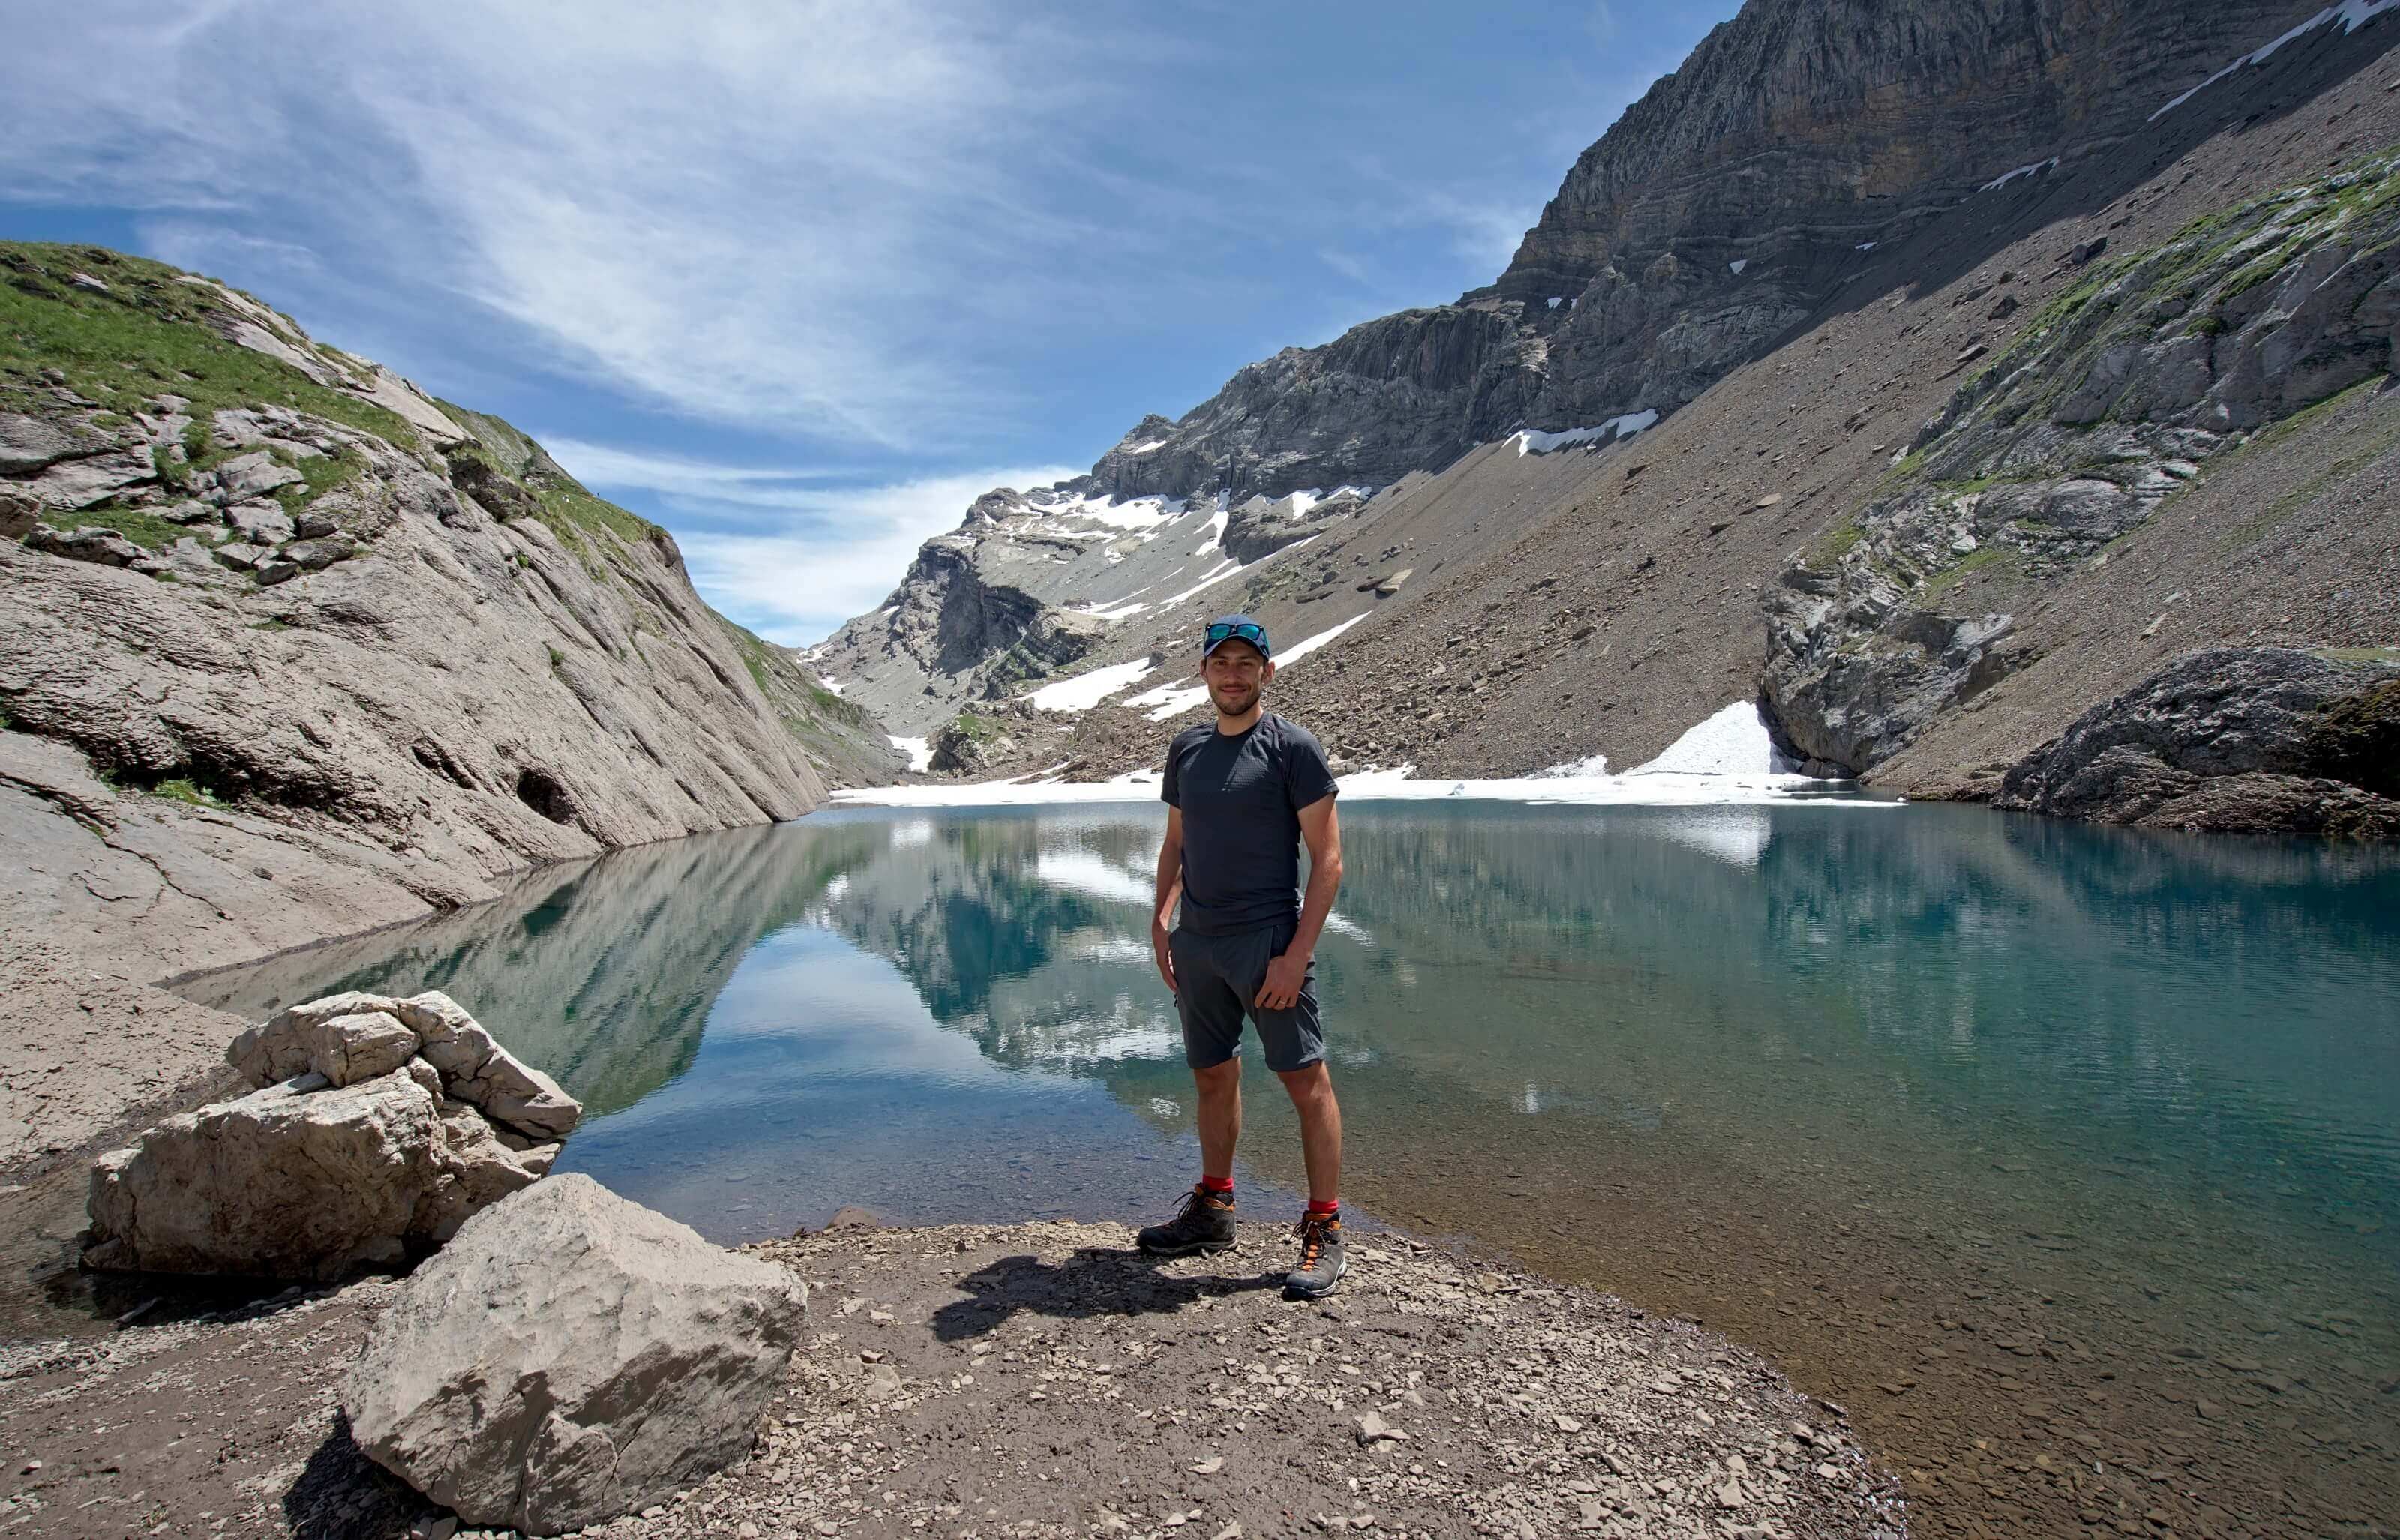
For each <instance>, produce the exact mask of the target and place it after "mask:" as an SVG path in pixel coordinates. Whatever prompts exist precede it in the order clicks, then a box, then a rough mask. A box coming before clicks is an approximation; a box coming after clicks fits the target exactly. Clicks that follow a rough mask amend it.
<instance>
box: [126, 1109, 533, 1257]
mask: <svg viewBox="0 0 2400 1540" xmlns="http://www.w3.org/2000/svg"><path fill="white" fill-rule="evenodd" d="M548 1168H549V1155H548V1154H547V1153H545V1154H543V1155H540V1156H539V1157H536V1158H534V1159H531V1160H528V1159H527V1158H526V1157H525V1156H521V1155H519V1154H518V1153H516V1152H513V1151H511V1150H510V1149H509V1148H508V1147H507V1146H505V1145H503V1144H501V1143H500V1141H499V1140H498V1138H496V1137H495V1135H494V1132H493V1130H492V1128H491V1126H490V1125H489V1124H486V1123H485V1122H484V1119H483V1117H482V1115H481V1114H479V1113H478V1112H476V1111H475V1110H474V1109H473V1108H471V1107H468V1106H466V1105H465V1104H463V1103H460V1102H455V1101H443V1100H441V1099H439V1098H437V1097H434V1096H432V1095H431V1094H430V1093H429V1092H428V1091H427V1089H426V1087H425V1086H424V1085H423V1084H421V1083H418V1081H417V1080H416V1078H415V1077H413V1076H411V1075H409V1074H407V1073H405V1072H404V1071H399V1070H395V1071H393V1072H391V1073H388V1074H385V1075H381V1076H379V1077H377V1078H375V1079H372V1080H367V1081H362V1082H361V1083H357V1084H354V1085H348V1086H340V1087H335V1086H332V1085H329V1084H328V1083H327V1082H326V1081H325V1079H324V1078H323V1077H322V1076H320V1075H317V1074H313V1073H309V1074H303V1075H299V1076H295V1077H294V1078H293V1079H291V1080H288V1081H281V1082H279V1083H275V1084H273V1085H269V1086H267V1087H266V1089H264V1090H260V1091H253V1092H252V1093H251V1094H250V1095H248V1096H245V1097H239V1098H238V1099H236V1100H233V1101H226V1102H219V1103H217V1104H215V1105H213V1106H210V1107H203V1108H201V1109H199V1110H198V1111H194V1112H185V1113H184V1114H182V1115H181V1116H178V1117H172V1118H169V1119H168V1120H167V1121H166V1122H164V1123H162V1124H158V1125H157V1127H155V1128H152V1129H151V1130H149V1131H148V1132H147V1133H145V1134H144V1135H143V1137H142V1142H141V1143H139V1144H138V1145H135V1146H133V1147H131V1148H130V1149H125V1150H117V1151H113V1152H109V1153H108V1154H105V1155H102V1157H101V1158H100V1159H99V1161H98V1162H96V1163H95V1164H94V1165H93V1167H92V1174H91V1202H90V1216H91V1239H90V1245H89V1247H87V1249H86V1250H85V1253H84V1260H85V1261H86V1262H88V1263H89V1265H91V1266H93V1267H97V1268H105V1269H121V1270H137V1271H143V1272H156V1273H231V1274H252V1275H258V1276H266V1277H286V1278H335V1277H339V1276H341V1275H342V1274H346V1273H348V1272H351V1271H353V1270H354V1269H357V1268H360V1267H372V1266H386V1265H390V1264H393V1263H397V1262H400V1261H403V1260H405V1259H406V1258H407V1257H408V1256H409V1255H411V1254H412V1253H416V1252H422V1251H425V1250H428V1249H430V1248H431V1247H435V1246H439V1245H440V1244H441V1243H442V1242H443V1241H444V1240H446V1239H448V1238H449V1237H450V1236H451V1235H452V1234H454V1233H457V1229H458V1227H459V1225H461V1224H462V1223H464V1222H465V1221H466V1220H467V1218H468V1216H469V1215H470V1214H472V1213H473V1212H475V1210H477V1209H478V1208H481V1207H483V1206H486V1205H489V1204H491V1203H494V1202H497V1201H498V1199H499V1198H501V1197H502V1196H504V1195H506V1194H507V1193H509V1192H514V1191H516V1190H517V1189H518V1188H521V1187H525V1186H526V1185H528V1184H530V1183H532V1182H533V1181H535V1180H536V1179H538V1178H539V1176H540V1175H541V1174H542V1173H543V1172H544V1171H546V1170H547V1169H548Z"/></svg>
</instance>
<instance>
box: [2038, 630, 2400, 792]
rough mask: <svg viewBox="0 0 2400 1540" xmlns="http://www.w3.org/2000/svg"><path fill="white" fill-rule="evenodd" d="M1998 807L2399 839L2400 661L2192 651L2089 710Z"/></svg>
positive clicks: (2273, 651) (2270, 651)
mask: <svg viewBox="0 0 2400 1540" xmlns="http://www.w3.org/2000/svg"><path fill="white" fill-rule="evenodd" d="M1992 801H1993V805H1994V806H1996V807H2001V808H2013V809H2019V810H2022V811H2028V812H2044V813H2052V814H2056V815H2059V816H2063V817H2068V818H2083V819H2090V820H2093V821H2094V822H2098V823H2104V824H2134V825H2141V826H2142V827H2145V828H2166V829H2189V830H2195V831H2201V832H2212V833H2213V832H2219V831H2225V830H2276V831H2283V832H2288V833H2293V834H2325V835H2337V836H2342V837H2346V838H2370V839H2394V838H2400V654H2395V655H2393V656H2391V657H2386V658H2375V657H2362V658H2343V657H2339V656H2337V657H2330V658H2328V657H2321V656H2319V655H2317V654H2314V653H2309V652H2301V651H2298V650H2296V649H2293V648H2289V647H2217V648H2212V649H2210V650H2208V651H2205V652H2195V653H2191V654H2189V655H2188V656H2185V657H2182V658H2178V659H2176V660H2175V662H2174V663H2172V664H2171V665H2169V666H2168V667H2167V668H2165V669H2163V670H2161V671H2160V672H2159V673H2158V674H2157V675H2153V676H2152V677H2150V678H2148V679H2147V680H2145V681H2143V682H2142V684H2141V685H2140V686H2138V687H2137V688H2134V689H2132V690H2129V691H2127V692H2126V693H2125V694H2123V695H2121V696H2120V697H2118V698H2117V699H2116V700H2113V701H2108V702H2103V703H2101V704H2100V705H2097V706H2094V707H2093V708H2092V709H2091V710H2090V711H2088V712H2086V713H2084V714H2083V715H2082V716H2080V717H2079V718H2077V720H2076V722H2075V725H2074V726H2072V727H2070V728H2068V729H2066V732H2065V733H2063V734H2062V735H2060V737H2059V738H2058V739H2057V740H2056V741H2055V742H2052V743H2045V744H2043V745H2042V746H2041V747H2040V748H2039V749H2037V750H2036V751H2035V752H2034V753H2032V754H2031V755H2028V756H2026V757H2025V759H2024V760H2023V761H2021V762H2020V763H2018V764H2017V765H2015V766H2014V767H2012V768H2011V770H2009V771H2008V773H2007V775H2006V776H2005V777H2004V778H2003V780H2002V781H2001V784H2000V790H1999V793H1998V795H1997V796H1996V797H1993V799H1992Z"/></svg>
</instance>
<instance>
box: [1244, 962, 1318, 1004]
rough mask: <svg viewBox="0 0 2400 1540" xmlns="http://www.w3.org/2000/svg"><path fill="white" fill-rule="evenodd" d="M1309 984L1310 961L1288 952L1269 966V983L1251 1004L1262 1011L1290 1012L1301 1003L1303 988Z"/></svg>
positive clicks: (1260, 989)
mask: <svg viewBox="0 0 2400 1540" xmlns="http://www.w3.org/2000/svg"><path fill="white" fill-rule="evenodd" d="M1307 982H1308V959H1306V958H1304V957H1297V956H1294V955H1293V954H1292V953H1290V952H1286V953H1284V954H1283V955H1282V956H1281V957H1278V958H1276V959H1275V961H1273V962H1270V963H1268V964H1267V981H1266V983H1264V984H1263V985H1261V986H1260V988H1259V997H1258V999H1256V1000H1253V1001H1251V1002H1250V1003H1251V1004H1253V1005H1255V1006H1257V1007H1259V1009H1261V1010H1262V1011H1289V1010H1290V1009H1291V1008H1292V1006H1293V1005H1294V1004H1296V1003H1298V1002H1299V1000H1300V990H1301V987H1302V985H1304V984H1306V983H1307Z"/></svg>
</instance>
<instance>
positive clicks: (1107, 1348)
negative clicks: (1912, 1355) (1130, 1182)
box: [0, 1222, 1905, 1540]
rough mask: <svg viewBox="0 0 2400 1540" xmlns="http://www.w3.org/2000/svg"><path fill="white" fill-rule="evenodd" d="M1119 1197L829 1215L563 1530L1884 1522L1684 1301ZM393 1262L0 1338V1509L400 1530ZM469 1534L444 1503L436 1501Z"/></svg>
mask: <svg viewBox="0 0 2400 1540" xmlns="http://www.w3.org/2000/svg"><path fill="white" fill-rule="evenodd" d="M1131 1243H1132V1234H1131V1233H1130V1231H1128V1230H1127V1229H1125V1227H1123V1226H1118V1225H1084V1224H1077V1223H1072V1222H1060V1223H1055V1224H1036V1225H1021V1226H1015V1227H1008V1228H986V1227H951V1228H946V1229H931V1230H889V1231H887V1230H871V1229H866V1230H862V1229H845V1230H835V1231H829V1232H826V1233H821V1234H814V1235H807V1236H798V1237H795V1238H793V1239H791V1240H787V1241H773V1242H768V1243H763V1244H761V1245H759V1246H757V1247H751V1248H749V1249H751V1250H752V1251H753V1252H754V1253H755V1254H757V1255H760V1256H763V1257H766V1258H770V1259H771V1260H773V1261H779V1262H782V1263H783V1264H784V1265H785V1266H788V1267H790V1268H792V1269H793V1270H794V1271H795V1272H796V1273H798V1274H799V1275H800V1276H801V1277H802V1278H803V1279H805V1280H806V1281H807V1282H808V1284H809V1286H810V1304H809V1315H810V1329H809V1331H808V1333H807V1335H806V1336H805V1337H804V1339H803V1343H802V1347H801V1349H800V1351H799V1352H798V1354H796V1355H795V1356H794V1359H793V1368H792V1375H791V1380H790V1383H789V1386H788V1388H787V1390H786V1392H785V1394H784V1397H782V1398H781V1400H780V1401H779V1402H778V1404H777V1405H776V1406H775V1408H774V1409H773V1411H771V1413H770V1416H769V1418H768V1421H767V1424H766V1427H765V1429H764V1437H763V1439H762V1441H761V1444H760V1447H759V1449H758V1451H757V1454H756V1455H755V1456H754V1457H753V1458H752V1459H750V1460H749V1461H747V1462H746V1463H744V1464H743V1465H740V1466H737V1467H736V1468H734V1469H732V1470H730V1471H727V1472H724V1473H722V1474H720V1475H718V1476H716V1477H714V1478H712V1479H709V1480H707V1481H704V1482H702V1483H701V1484H700V1485H698V1486H696V1487H694V1488H692V1489H691V1490H690V1491H689V1492H684V1493H681V1494H679V1495H678V1496H677V1497H676V1498H675V1499H674V1500H673V1501H671V1502H669V1503H666V1504H663V1505H661V1506H657V1507H654V1508H651V1509H648V1510H647V1511H646V1512H644V1513H643V1514H639V1515H634V1516H629V1517H627V1518H625V1519H622V1520H618V1521H617V1522H615V1523H614V1524H610V1525H607V1526H603V1527H600V1528H597V1529H595V1530H593V1531H591V1532H588V1533H604V1534H607V1535H611V1536H634V1535H641V1536H646V1537H647V1536H671V1535H709V1536H732V1537H735V1540H755V1537H759V1536H785V1535H798V1536H812V1535H820V1534H825V1535H830V1534H854V1535H862V1536H864V1535H887V1534H888V1535H920V1534H923V1535H947V1536H961V1537H966V1536H998V1535H1022V1536H1031V1535H1118V1536H1136V1535H1166V1534H1174V1535H1177V1536H1179V1537H1181V1536H1195V1535H1196V1536H1208V1537H1212V1540H1234V1537H1235V1536H1245V1535H1247V1536H1260V1535H1281V1534H1302V1533H1325V1532H1362V1531H1363V1532H1368V1533H1381V1534H1389V1535H1401V1534H1411V1535H1421V1536H1448V1535H1458V1534H1468V1533H1475V1534H1493V1535H1505V1536H1511V1537H1518V1536H1524V1537H1531V1536H1548V1535H1563V1534H1569V1533H1585V1534H1593V1535H1603V1536H1605V1535H1625V1536H1631V1535H1643V1536H1652V1535H1709V1536H1722V1537H1726V1540H1731V1537H1735V1536H1757V1537H1759V1540H1769V1537H1773V1540H1783V1537H1792V1540H1802V1537H1807V1536H1834V1535H1860V1536H1869V1535H1872V1536H1889V1537H1891V1540H1899V1537H1900V1536H1902V1534H1904V1533H1905V1524H1904V1520H1903V1518H1902V1506H1901V1503H1900V1501H1899V1498H1898V1493H1897V1488H1896V1486H1895V1485H1894V1483H1893V1482H1892V1480H1891V1479H1890V1478H1889V1476H1887V1475H1886V1474H1884V1473H1883V1472H1882V1471H1880V1470H1879V1469H1877V1468H1876V1467H1875V1466H1874V1465H1872V1464H1871V1463H1870V1461H1869V1459H1868V1457H1867V1455H1866V1453H1865V1452H1864V1451H1862V1450H1861V1448H1860V1446H1859V1444H1858V1442H1857V1440H1856V1439H1855V1438H1853V1437H1852V1436H1851V1434H1850V1433H1849V1431H1848V1427H1847V1423H1846V1418H1845V1415H1844V1414H1843V1412H1842V1411H1840V1410H1839V1409H1838V1408H1835V1407H1834V1406H1832V1405H1830V1404H1827V1403H1824V1402H1820V1401H1816V1400H1812V1399H1810V1398H1808V1397H1803V1396H1801V1395H1799V1394H1797V1393H1796V1392H1794V1391H1793V1390H1792V1389H1791V1387H1790V1386H1789V1385H1787V1384H1786V1383H1784V1381H1783V1380H1782V1378H1781V1376H1780V1375H1779V1374H1778V1373H1777V1372H1776V1371H1775V1370H1774V1369H1773V1368H1772V1367H1771V1366H1769V1365H1768V1364H1767V1362H1766V1360H1765V1359H1764V1358H1762V1357H1760V1356H1758V1355H1756V1354H1753V1353H1751V1352H1748V1351H1746V1350H1744V1349H1740V1348H1738V1347H1735V1346H1733V1345H1731V1344H1729V1343H1728V1342H1725V1341H1724V1340H1723V1339H1721V1338H1718V1337H1716V1336H1713V1335H1711V1334H1710V1333H1708V1332H1706V1331H1704V1330H1702V1329H1699V1328H1698V1327H1697V1326H1695V1325H1693V1324H1692V1323H1690V1322H1688V1321H1684V1320H1681V1319H1677V1318H1669V1317H1660V1316H1656V1315H1646V1314H1645V1313H1643V1311H1641V1310H1638V1309H1631V1308H1629V1307H1627V1306H1626V1305H1624V1304H1623V1303H1622V1302H1619V1301H1616V1300H1615V1299H1613V1298H1610V1297H1607V1296H1604V1295H1599V1294H1594V1293H1591V1292H1589V1291H1587V1290H1583V1289H1572V1288H1568V1289H1562V1288H1555V1287H1553V1286H1551V1285H1549V1284H1548V1283H1546V1282H1544V1281H1543V1280H1542V1279H1540V1278H1537V1277H1532V1276H1527V1275H1525V1274H1519V1273H1514V1272H1506V1271H1498V1270H1493V1269H1489V1268H1486V1267H1485V1266H1483V1265H1482V1264H1480V1263H1477V1262H1473V1261H1467V1260H1465V1259H1462V1258H1460V1257H1458V1256H1455V1255H1452V1254H1451V1253H1448V1252H1444V1251H1439V1250H1433V1249H1428V1248H1426V1247H1422V1246H1419V1245H1417V1244H1416V1243H1413V1242H1411V1241H1408V1240H1406V1239H1404V1238H1402V1237H1400V1236H1398V1235H1391V1234H1372V1235H1361V1236H1358V1237H1357V1238H1356V1239H1354V1242H1353V1254H1354V1255H1353V1264H1352V1271H1351V1275H1350V1278H1349V1279H1348V1281H1346V1282H1345V1283H1344V1285H1343V1288H1342V1289H1341V1291H1340V1292H1339V1293H1338V1294H1336V1295H1335V1296H1334V1297H1333V1298H1332V1299H1330V1300H1328V1301H1324V1302H1316V1303H1304V1302H1290V1301H1287V1300H1285V1299H1284V1298H1283V1296H1282V1291H1281V1288H1280V1287H1279V1283H1280V1278H1281V1274H1282V1270H1283V1269H1284V1268H1285V1267H1286V1266H1288V1265H1289V1247H1290V1243H1289V1236H1288V1235H1287V1234H1286V1233H1284V1232H1283V1231H1282V1229H1281V1228H1280V1227H1269V1226H1248V1227H1245V1229H1244V1232H1243V1237H1242V1243H1241V1245H1240V1246H1239V1247H1237V1248H1236V1249H1234V1250H1233V1251H1230V1252H1227V1253H1224V1254H1222V1255H1220V1256H1218V1257H1214V1258H1193V1259H1185V1260H1180V1261H1168V1262H1159V1261H1151V1260H1149V1259H1144V1258H1142V1257H1140V1256H1139V1255H1138V1254H1137V1253H1134V1252H1133V1251H1132V1250H1131V1249H1130V1247H1131ZM396 1287H398V1286H397V1285H395V1284H394V1283H393V1282H391V1281H390V1280H388V1279H370V1280H366V1281H363V1282H360V1283H355V1284H352V1285H349V1286H348V1287H346V1288H334V1289H319V1290H301V1289H293V1290H291V1291H288V1292H287V1293H284V1294H282V1295H278V1296H275V1297H273V1298H271V1299H268V1300H265V1301H259V1302H251V1303H248V1304H241V1305H237V1306H234V1307H232V1308H230V1309H220V1310H216V1311H211V1312H207V1313H203V1314H199V1315H190V1316H188V1317H184V1318H176V1317H177V1315H178V1312H179V1311H182V1310H186V1309H191V1308H193V1305H192V1304H191V1303H190V1302H185V1303H182V1304H178V1303H176V1302H172V1301H170V1302H164V1303H162V1304H161V1305H158V1306H154V1307H152V1308H151V1309H150V1310H148V1311H145V1312H144V1313H143V1315H142V1316H140V1317H137V1318H136V1319H135V1320H134V1321H133V1322H131V1323H130V1324H128V1325H127V1326H125V1327H123V1328H120V1329H117V1330H116V1332H114V1334H113V1335H110V1336H108V1337H105V1338H102V1339H100V1340H97V1341H86V1342H49V1343H33V1344H20V1345H18V1346H14V1347H10V1348H7V1349H0V1461H5V1462H6V1464H5V1467H4V1468H0V1534H7V1533H21V1534H43V1535H91V1536H116V1535H131V1534H182V1535H222V1534H295V1535H307V1536H326V1537H329V1540H330V1537H334V1536H400V1535H405V1534H409V1533H412V1532H414V1533H419V1534H431V1533H436V1532H437V1531H440V1530H442V1529H443V1527H444V1517H443V1516H442V1515H439V1514H436V1513H434V1512H432V1511H431V1510H430V1509H428V1508H427V1507H426V1506H424V1505H423V1504H422V1503H421V1502H420V1501H419V1500H418V1499H416V1497H415V1496H414V1494H413V1493H410V1492H408V1491H407V1490H406V1489H405V1488H403V1487H402V1486H400V1485H399V1483H397V1482H396V1481H394V1480H392V1479H390V1478H389V1477H387V1476H384V1475H383V1474H382V1473H381V1472H379V1471H377V1470H375V1468H374V1467H373V1466H371V1465H367V1464H366V1463H365V1461H364V1460H363V1459H362V1458H361V1456H360V1454H359V1453H358V1451H357V1449H356V1447H355V1446H354V1445H353V1444H352V1443H351V1442H350V1441H349V1438H348V1434H347V1431H346V1429H345V1427H344V1425H343V1424H341V1422H340V1421H339V1414H338V1406H337V1399H338V1393H339V1383H340V1370H342V1369H343V1368H344V1367H345V1366H346V1365H347V1364H348V1361H349V1360H350V1359H351V1358H352V1357H353V1356H355V1354H356V1353H357V1351H358V1348H359V1344H360V1343H361V1342H362V1341H363V1339H364V1336H365V1333H366V1329H367V1327H368V1325H369V1324H370V1323H371V1321H372V1320H373V1318H374V1315H375V1313H376V1312H377V1311H378V1310H379V1309H380V1308H381V1307H382V1306H383V1304H384V1303H385V1302H388V1301H389V1298H390V1297H391V1293H392V1291H393V1289H394V1288H396ZM465 1533H473V1532H471V1531H470V1532H465Z"/></svg>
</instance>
